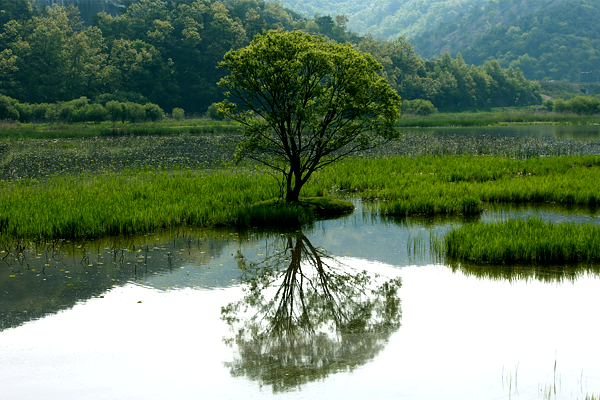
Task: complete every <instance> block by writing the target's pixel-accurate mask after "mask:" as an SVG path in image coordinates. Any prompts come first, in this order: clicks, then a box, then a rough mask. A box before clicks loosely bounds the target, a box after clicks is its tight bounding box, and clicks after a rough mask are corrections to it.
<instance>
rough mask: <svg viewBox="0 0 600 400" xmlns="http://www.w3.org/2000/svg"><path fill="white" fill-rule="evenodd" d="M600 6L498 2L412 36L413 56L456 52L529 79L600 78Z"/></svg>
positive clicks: (570, 1) (558, 0)
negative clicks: (519, 72)
mask: <svg viewBox="0 0 600 400" xmlns="http://www.w3.org/2000/svg"><path fill="white" fill-rule="evenodd" d="M598 20H600V2H598V1H592V0H499V1H491V2H489V3H487V4H486V5H485V6H484V7H481V8H473V9H471V11H470V12H469V13H467V14H465V15H463V16H461V17H459V18H457V19H455V20H454V21H453V22H450V23H444V24H442V25H440V26H438V27H437V28H436V29H433V30H431V31H429V32H426V33H422V34H420V35H418V36H416V37H414V38H413V39H412V40H411V42H412V44H413V45H414V46H415V49H416V51H417V53H419V54H420V55H422V56H423V57H426V58H435V57H438V56H440V55H441V54H442V53H443V52H445V51H448V52H450V53H452V54H455V55H456V54H457V53H461V54H462V57H463V58H464V60H465V61H466V62H467V64H481V63H483V62H485V61H486V60H488V59H490V58H492V57H493V58H495V59H497V60H498V61H499V62H500V65H502V66H503V67H514V68H520V69H521V70H522V71H523V73H524V74H525V76H526V77H527V78H528V79H543V78H548V79H551V80H561V81H568V82H572V83H579V82H581V83H585V82H596V81H598V80H600V64H599V63H598V61H599V60H600V25H598V23H597V21H598Z"/></svg>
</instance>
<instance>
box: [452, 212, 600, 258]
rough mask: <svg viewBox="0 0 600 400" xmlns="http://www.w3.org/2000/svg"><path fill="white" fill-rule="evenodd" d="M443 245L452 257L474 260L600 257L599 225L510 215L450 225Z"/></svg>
mask: <svg viewBox="0 0 600 400" xmlns="http://www.w3.org/2000/svg"><path fill="white" fill-rule="evenodd" d="M443 247H444V250H445V253H446V255H447V256H448V257H449V258H451V259H457V260H465V261H468V262H473V263H491V264H514V263H540V264H545V263H563V262H580V261H587V262H592V261H598V260H600V226H598V225H592V224H573V223H559V224H554V223H551V222H545V221H542V220H541V219H539V218H536V217H531V218H528V219H527V220H523V219H509V220H506V221H502V222H498V223H487V224H482V223H471V224H466V225H463V226H461V227H458V228H454V229H452V230H451V231H450V232H448V233H447V234H446V236H445V238H444V243H443Z"/></svg>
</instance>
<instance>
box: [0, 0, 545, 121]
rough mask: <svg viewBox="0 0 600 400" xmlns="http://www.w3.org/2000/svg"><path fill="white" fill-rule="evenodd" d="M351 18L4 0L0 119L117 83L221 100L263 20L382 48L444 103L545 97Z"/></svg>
mask: <svg viewBox="0 0 600 400" xmlns="http://www.w3.org/2000/svg"><path fill="white" fill-rule="evenodd" d="M345 23H346V21H345V20H344V19H343V18H335V19H334V18H331V17H329V16H322V17H319V18H315V19H305V18H302V17H301V16H300V15H298V14H295V13H294V12H292V11H289V10H286V9H283V8H282V7H280V6H278V5H277V4H275V3H272V2H265V1H262V0H221V1H212V0H140V1H139V2H135V3H133V4H132V5H131V6H130V7H129V8H128V9H127V11H126V12H125V13H123V14H122V15H119V16H111V15H109V14H107V13H100V14H97V15H96V16H95V17H94V23H93V24H92V26H86V25H85V24H84V23H83V21H82V20H81V18H80V16H79V13H78V10H77V9H76V8H73V7H54V8H46V9H44V10H42V11H40V10H36V9H34V8H32V7H31V4H30V3H29V2H28V1H27V0H0V120H1V119H3V118H4V117H3V115H4V116H6V115H10V116H11V118H13V119H14V117H15V116H16V115H17V114H16V113H14V112H11V113H8V112H7V111H6V110H7V109H8V107H12V108H15V107H14V102H15V101H18V102H23V103H36V104H39V103H57V102H68V101H71V100H73V99H79V98H80V97H82V96H86V97H87V98H88V99H90V100H91V101H96V102H98V103H99V104H101V105H104V104H103V103H106V101H107V99H110V98H111V97H110V96H114V94H115V93H117V92H119V93H120V98H123V99H129V101H133V100H131V99H136V100H135V101H141V102H144V101H149V102H151V103H156V104H158V105H160V106H161V107H162V108H163V109H165V110H166V111H167V112H169V111H171V110H172V108H173V107H181V108H184V109H185V111H186V112H188V113H203V112H205V111H206V110H207V108H208V107H209V106H210V105H211V104H212V103H214V102H217V101H220V100H222V93H221V90H220V89H219V88H218V87H217V82H218V81H219V79H221V78H222V77H223V76H224V75H225V74H226V73H227V71H225V70H224V69H219V68H217V66H218V64H219V62H221V61H222V60H223V56H224V54H225V53H226V52H227V51H229V50H230V49H237V48H241V47H243V46H246V45H248V44H249V43H250V41H251V40H252V38H253V37H254V35H255V34H257V33H260V32H262V31H263V29H285V30H292V29H302V30H304V31H307V32H309V33H317V34H321V35H324V36H328V37H330V38H332V39H334V40H337V41H339V42H352V43H354V44H355V45H356V46H357V47H358V49H359V50H361V51H364V52H368V53H371V54H373V55H374V56H375V58H376V59H377V60H378V61H379V62H380V63H381V64H382V66H383V71H382V75H383V76H385V78H386V79H387V80H388V82H389V83H390V85H392V87H393V88H394V89H396V90H397V91H398V93H399V94H400V95H401V96H402V98H403V99H404V100H413V99H424V100H429V101H431V102H432V103H433V104H434V105H435V106H436V107H438V108H440V109H461V108H466V107H489V106H513V105H526V104H536V103H538V102H540V96H539V94H538V90H539V87H538V85H537V84H535V83H533V82H530V81H527V80H526V79H525V78H524V77H523V74H522V73H521V72H520V71H518V70H514V69H502V68H501V67H500V65H499V64H498V63H497V62H496V61H493V60H492V61H487V62H486V63H485V64H483V65H481V66H470V65H467V64H465V62H464V61H463V59H462V58H461V57H456V58H452V57H450V56H449V55H448V54H445V55H443V56H442V57H440V59H437V60H431V61H425V60H423V59H422V58H420V57H418V56H417V54H415V52H414V50H413V48H412V46H411V45H410V44H409V43H408V42H407V41H406V40H405V39H403V38H400V39H397V40H393V41H377V40H374V39H373V38H371V37H369V36H366V37H360V36H358V35H356V34H352V33H348V31H347V30H346V26H345ZM2 96H8V98H10V99H9V100H7V99H6V98H4V100H3V99H2ZM86 102H87V99H86V100H85V101H82V102H81V103H86ZM3 107H4V109H3ZM3 110H4V111H3ZM3 113H4V114H3ZM21 119H23V117H22V116H21Z"/></svg>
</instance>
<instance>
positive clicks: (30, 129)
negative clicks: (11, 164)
mask: <svg viewBox="0 0 600 400" xmlns="http://www.w3.org/2000/svg"><path fill="white" fill-rule="evenodd" d="M182 133H187V134H204V135H205V134H239V133H240V126H239V125H238V124H235V123H231V122H223V121H212V120H206V119H188V120H185V121H176V120H163V121H157V122H140V123H129V122H127V123H120V122H117V123H111V122H102V123H84V122H82V123H68V124H67V123H39V124H36V123H23V124H21V123H9V122H2V123H1V124H0V139H13V140H14V139H20V140H23V139H59V138H90V137H101V136H148V135H175V134H182Z"/></svg>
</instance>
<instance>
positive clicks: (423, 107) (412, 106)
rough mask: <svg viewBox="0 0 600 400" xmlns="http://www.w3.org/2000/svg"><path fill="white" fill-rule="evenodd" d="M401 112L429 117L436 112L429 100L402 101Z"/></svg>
mask: <svg viewBox="0 0 600 400" xmlns="http://www.w3.org/2000/svg"><path fill="white" fill-rule="evenodd" d="M402 111H403V112H405V113H407V114H415V115H431V114H434V113H436V112H437V111H438V110H437V108H435V106H434V105H433V103H432V102H430V101H429V100H422V99H415V100H404V101H403V102H402Z"/></svg>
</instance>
